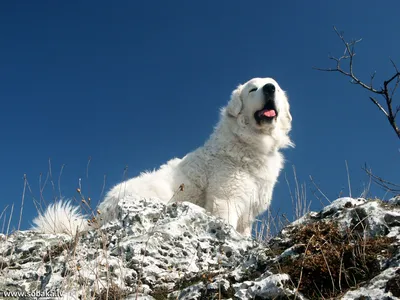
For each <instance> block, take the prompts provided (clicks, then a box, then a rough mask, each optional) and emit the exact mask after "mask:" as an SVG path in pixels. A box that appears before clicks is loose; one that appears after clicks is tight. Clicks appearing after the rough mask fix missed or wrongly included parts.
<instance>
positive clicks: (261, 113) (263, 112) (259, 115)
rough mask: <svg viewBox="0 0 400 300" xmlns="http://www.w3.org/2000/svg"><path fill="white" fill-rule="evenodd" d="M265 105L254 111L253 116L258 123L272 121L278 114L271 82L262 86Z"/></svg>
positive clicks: (273, 87)
mask: <svg viewBox="0 0 400 300" xmlns="http://www.w3.org/2000/svg"><path fill="white" fill-rule="evenodd" d="M262 92H263V95H264V101H265V105H264V107H263V108H262V109H260V110H257V111H256V112H255V113H254V118H255V119H256V121H257V123H258V124H260V125H261V124H262V123H263V122H272V120H274V119H276V117H277V116H278V111H277V110H276V105H275V86H274V85H273V84H272V83H267V84H266V85H264V86H263V87H262Z"/></svg>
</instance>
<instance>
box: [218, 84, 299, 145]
mask: <svg viewBox="0 0 400 300" xmlns="http://www.w3.org/2000/svg"><path fill="white" fill-rule="evenodd" d="M224 113H225V114H226V117H228V118H230V119H236V122H237V124H238V125H239V129H240V131H241V133H242V134H244V133H246V132H247V133H249V134H252V135H254V134H261V135H265V136H270V137H272V138H273V139H274V140H275V142H276V144H277V146H278V147H279V148H283V147H288V146H293V144H292V142H291V141H290V138H289V136H288V133H289V131H290V129H291V123H292V116H291V114H290V111H289V102H288V100H287V97H286V95H285V92H284V91H283V90H282V89H281V87H280V86H279V85H278V83H277V82H276V81H275V80H274V79H272V78H253V79H251V80H249V81H248V82H246V83H245V84H243V85H239V86H238V87H237V88H236V90H234V91H233V92H232V96H231V100H230V101H229V103H228V105H227V107H226V109H225V111H224Z"/></svg>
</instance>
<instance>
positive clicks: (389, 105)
mask: <svg viewBox="0 0 400 300" xmlns="http://www.w3.org/2000/svg"><path fill="white" fill-rule="evenodd" d="M333 30H334V31H335V33H336V35H337V36H338V37H339V39H340V40H341V41H342V43H343V45H344V48H345V49H344V53H343V55H342V56H341V57H339V58H337V57H334V56H329V59H330V60H333V61H335V63H336V66H335V68H317V67H313V69H315V70H318V71H325V72H338V73H341V74H343V75H345V76H347V77H349V78H350V83H352V84H355V85H359V86H361V87H363V88H364V89H366V90H368V91H370V92H371V93H373V94H377V95H381V96H382V97H383V99H384V101H382V102H383V103H381V102H379V101H378V100H377V99H376V98H374V97H372V96H370V97H369V99H370V100H371V101H372V103H374V104H375V105H376V106H377V107H378V109H379V110H380V111H381V112H382V113H383V114H384V115H385V117H386V118H387V119H388V121H389V124H390V126H391V127H392V128H393V130H394V131H395V133H396V134H397V137H398V138H399V139H400V129H399V127H398V126H397V123H396V117H397V114H398V112H399V111H400V108H399V107H398V106H397V107H396V109H393V96H394V94H395V92H396V89H397V88H398V86H399V85H400V72H399V70H398V68H397V66H396V64H395V63H394V61H393V60H392V59H390V62H391V63H392V65H393V68H394V69H395V71H396V73H395V74H394V75H393V76H392V77H390V78H389V79H387V80H385V81H384V82H383V87H381V88H380V89H375V88H374V87H373V80H374V78H375V74H376V72H374V73H373V74H372V75H371V81H370V84H369V85H368V84H366V83H364V82H363V81H361V80H360V79H359V78H358V77H357V76H356V75H355V73H354V56H355V55H356V53H355V46H356V44H357V43H359V42H361V40H362V39H358V40H352V41H350V42H347V41H346V40H345V38H344V33H343V32H339V31H338V30H337V28H336V27H335V26H334V27H333ZM343 61H347V63H348V68H347V69H348V71H347V70H344V69H343V68H342V67H341V63H342V62H343ZM392 82H394V86H393V85H391V83H392ZM390 86H392V88H390Z"/></svg>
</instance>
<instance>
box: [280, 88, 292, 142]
mask: <svg viewBox="0 0 400 300" xmlns="http://www.w3.org/2000/svg"><path fill="white" fill-rule="evenodd" d="M285 99H286V101H284V102H283V103H284V106H283V110H282V112H283V113H282V115H281V118H280V124H281V125H280V127H281V130H283V131H284V133H285V137H286V139H284V143H283V145H282V146H283V147H284V148H285V147H294V144H293V142H292V141H291V140H290V137H289V132H290V130H291V129H292V115H291V114H290V106H289V102H288V100H287V96H286V94H285Z"/></svg>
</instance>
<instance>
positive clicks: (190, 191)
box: [33, 78, 293, 235]
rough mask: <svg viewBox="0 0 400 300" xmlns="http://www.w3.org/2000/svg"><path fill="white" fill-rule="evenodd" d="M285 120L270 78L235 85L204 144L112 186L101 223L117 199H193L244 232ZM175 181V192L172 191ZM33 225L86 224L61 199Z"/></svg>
mask: <svg viewBox="0 0 400 300" xmlns="http://www.w3.org/2000/svg"><path fill="white" fill-rule="evenodd" d="M291 121H292V117H291V115H290V112H289V103H288V100H287V98H286V95H285V92H284V91H283V90H282V89H281V88H280V86H279V85H278V83H277V82H276V81H275V80H273V79H272V78H254V79H251V80H250V81H248V82H247V83H245V84H244V85H239V86H238V87H237V89H236V90H234V91H233V93H232V96H231V99H230V101H229V103H228V105H227V106H226V107H225V108H223V109H222V110H221V118H220V121H219V123H218V125H217V126H216V128H215V130H214V133H213V134H212V135H211V137H210V139H209V140H208V141H207V142H206V143H205V145H204V146H203V147H200V148H198V149H197V150H195V151H194V152H191V153H189V154H188V155H186V156H185V157H184V158H183V159H178V158H175V159H172V160H170V161H169V162H168V163H167V164H165V165H162V166H161V167H160V169H159V170H157V171H153V172H149V173H142V174H141V175H140V176H139V177H136V178H132V179H129V180H127V181H125V182H122V183H120V184H118V185H116V186H115V187H114V188H112V189H111V190H110V191H109V192H108V194H107V195H106V197H105V199H104V201H103V202H102V203H101V204H100V206H99V210H100V212H101V216H102V218H103V222H106V221H109V220H112V219H114V218H115V217H116V215H115V211H116V209H115V208H116V206H117V204H118V201H119V200H120V199H123V198H124V196H125V195H128V194H137V195H140V196H143V197H146V198H147V197H157V198H159V199H162V200H164V201H165V202H168V201H170V200H172V201H190V202H193V203H195V204H197V205H199V206H201V207H204V208H205V209H206V210H207V211H209V212H210V213H211V214H213V215H215V216H218V217H221V218H223V219H225V220H226V221H228V222H229V224H230V225H232V226H233V228H235V229H236V230H237V231H238V232H241V233H244V234H247V235H249V234H250V233H251V225H252V222H253V220H254V218H255V217H256V216H257V215H259V214H260V213H261V212H263V211H264V210H266V209H267V208H268V206H269V205H270V202H271V198H272V191H273V188H274V185H275V183H276V181H277V178H278V175H279V172H280V170H281V169H282V166H283V156H282V154H281V153H280V152H279V150H280V149H281V148H285V147H288V146H293V144H292V142H291V141H290V138H289V135H288V133H289V131H290V129H291ZM181 184H184V189H183V191H178V192H176V191H177V190H178V188H179V186H180V185H181ZM172 198H173V199H172ZM33 222H34V224H35V225H36V226H35V228H34V229H36V230H38V231H41V232H47V233H57V232H75V231H76V229H77V227H80V228H79V229H85V228H84V227H85V226H84V225H83V224H85V223H86V222H85V221H84V219H83V216H81V215H80V214H79V213H78V208H73V207H71V206H70V204H69V203H62V202H58V203H56V204H54V205H51V206H49V207H48V209H47V211H46V212H45V214H44V215H42V214H40V215H39V216H38V217H37V218H36V219H35V220H34V221H33Z"/></svg>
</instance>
